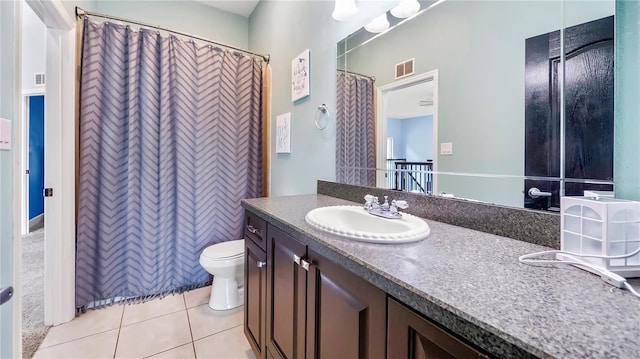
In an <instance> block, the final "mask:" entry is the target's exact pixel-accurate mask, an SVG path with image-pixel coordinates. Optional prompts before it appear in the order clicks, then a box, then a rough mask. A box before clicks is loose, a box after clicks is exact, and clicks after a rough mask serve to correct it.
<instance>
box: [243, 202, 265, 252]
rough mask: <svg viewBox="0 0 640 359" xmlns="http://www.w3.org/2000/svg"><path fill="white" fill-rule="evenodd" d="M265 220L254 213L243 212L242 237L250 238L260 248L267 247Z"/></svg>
mask: <svg viewBox="0 0 640 359" xmlns="http://www.w3.org/2000/svg"><path fill="white" fill-rule="evenodd" d="M266 233H267V222H265V221H264V219H262V218H260V217H258V216H256V215H255V214H253V213H251V212H249V211H245V212H244V238H245V239H250V240H252V241H253V242H254V243H255V244H257V245H258V246H259V247H260V248H262V250H266V249H267V241H266V238H267V236H266Z"/></svg>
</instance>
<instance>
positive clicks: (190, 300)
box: [184, 285, 211, 308]
mask: <svg viewBox="0 0 640 359" xmlns="http://www.w3.org/2000/svg"><path fill="white" fill-rule="evenodd" d="M209 297H211V286H210V285H209V286H206V287H202V288H198V289H194V290H191V291H188V292H184V301H185V302H186V303H187V308H192V307H197V306H199V305H203V304H207V303H209Z"/></svg>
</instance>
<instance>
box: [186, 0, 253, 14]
mask: <svg viewBox="0 0 640 359" xmlns="http://www.w3.org/2000/svg"><path fill="white" fill-rule="evenodd" d="M194 1H196V2H199V3H202V4H205V5H209V6H212V7H215V8H217V9H220V10H224V11H227V12H231V13H234V14H238V15H242V16H244V17H249V16H251V13H252V12H253V9H255V8H256V5H258V2H259V1H260V0H194Z"/></svg>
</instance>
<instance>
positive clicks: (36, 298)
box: [22, 228, 49, 359]
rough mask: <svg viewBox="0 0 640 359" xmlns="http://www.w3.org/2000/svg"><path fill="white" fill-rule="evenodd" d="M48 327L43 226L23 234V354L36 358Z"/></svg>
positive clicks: (26, 357)
mask: <svg viewBox="0 0 640 359" xmlns="http://www.w3.org/2000/svg"><path fill="white" fill-rule="evenodd" d="M47 331H49V327H47V326H45V325H44V229H42V228H40V229H38V230H35V231H34V232H31V233H29V234H28V235H26V236H24V237H22V357H23V358H24V359H29V358H32V357H33V354H35V352H36V350H38V347H39V346H40V343H42V341H43V340H44V337H45V336H46V335H47Z"/></svg>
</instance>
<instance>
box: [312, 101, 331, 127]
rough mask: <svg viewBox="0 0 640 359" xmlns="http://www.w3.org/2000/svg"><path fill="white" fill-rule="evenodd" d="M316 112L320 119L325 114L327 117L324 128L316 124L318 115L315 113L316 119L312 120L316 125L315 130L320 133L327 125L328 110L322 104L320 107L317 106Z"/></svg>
mask: <svg viewBox="0 0 640 359" xmlns="http://www.w3.org/2000/svg"><path fill="white" fill-rule="evenodd" d="M318 112H320V117H322V115H324V114H326V115H327V123H325V124H324V126H320V124H318V113H316V118H315V119H314V122H315V124H316V128H317V129H318V130H320V131H322V130H324V129H325V128H327V125H328V124H329V116H330V115H329V109H328V108H327V105H325V104H322V105H320V106H318Z"/></svg>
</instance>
